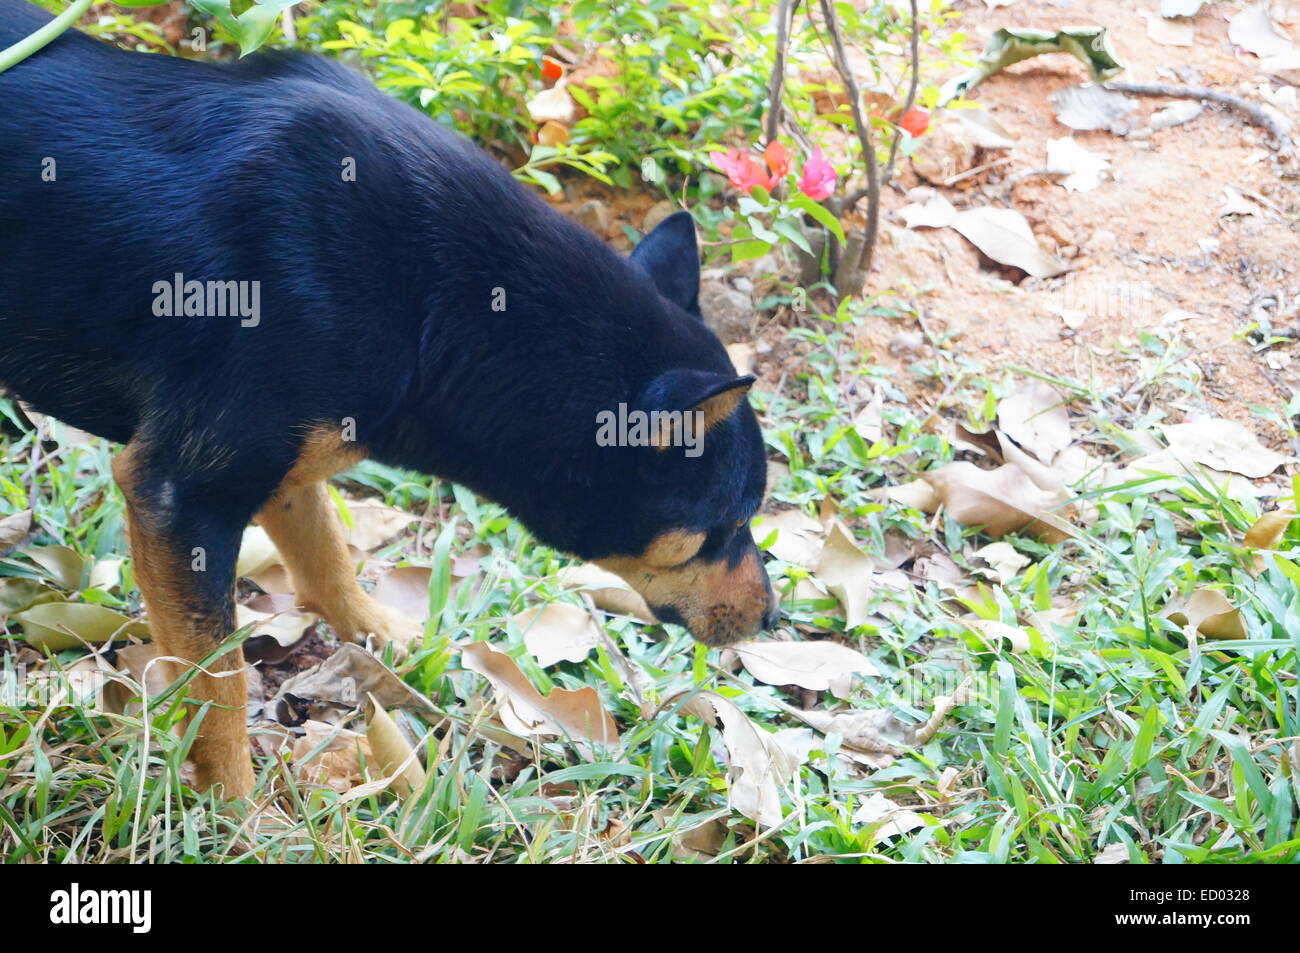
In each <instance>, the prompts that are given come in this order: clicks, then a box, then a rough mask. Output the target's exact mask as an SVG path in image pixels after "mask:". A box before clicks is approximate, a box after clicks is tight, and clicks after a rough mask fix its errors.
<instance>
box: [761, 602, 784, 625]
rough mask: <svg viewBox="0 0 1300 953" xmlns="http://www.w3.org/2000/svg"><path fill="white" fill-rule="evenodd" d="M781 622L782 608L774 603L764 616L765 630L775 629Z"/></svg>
mask: <svg viewBox="0 0 1300 953" xmlns="http://www.w3.org/2000/svg"><path fill="white" fill-rule="evenodd" d="M780 621H781V607H780V605H778V604H777V603H772V605H770V606H769V607H768V609H767V612H766V613H764V614H763V628H765V629H775V628H776V626H777V623H779V622H780Z"/></svg>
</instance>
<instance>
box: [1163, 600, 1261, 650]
mask: <svg viewBox="0 0 1300 953" xmlns="http://www.w3.org/2000/svg"><path fill="white" fill-rule="evenodd" d="M1161 615H1163V616H1166V617H1167V618H1168V619H1169V621H1170V622H1172V623H1174V624H1175V625H1181V626H1182V627H1183V631H1184V633H1185V634H1186V635H1187V637H1188V639H1189V641H1190V640H1191V639H1192V638H1193V635H1194V633H1196V632H1200V633H1201V635H1203V636H1205V637H1206V638H1210V639H1244V638H1246V626H1245V623H1244V622H1243V621H1242V619H1241V611H1240V610H1239V609H1238V608H1237V607H1236V606H1234V605H1233V604H1232V603H1231V602H1229V601H1228V597H1227V596H1225V595H1224V594H1223V592H1222V591H1221V590H1218V589H1208V588H1204V587H1202V588H1199V589H1195V590H1193V591H1192V593H1191V595H1188V596H1184V595H1181V594H1180V595H1175V596H1174V597H1173V598H1172V599H1170V600H1169V601H1168V602H1167V603H1165V607H1164V610H1163V611H1162V612H1161Z"/></svg>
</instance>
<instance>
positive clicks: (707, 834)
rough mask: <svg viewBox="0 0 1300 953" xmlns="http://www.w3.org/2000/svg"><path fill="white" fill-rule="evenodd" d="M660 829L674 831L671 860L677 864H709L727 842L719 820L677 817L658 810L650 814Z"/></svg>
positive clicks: (672, 812)
mask: <svg viewBox="0 0 1300 953" xmlns="http://www.w3.org/2000/svg"><path fill="white" fill-rule="evenodd" d="M651 813H652V814H653V815H654V818H655V820H656V821H658V822H659V826H660V827H661V828H663V829H664V830H669V829H671V830H673V831H674V832H675V833H674V834H673V837H672V849H673V856H674V857H676V858H677V859H679V860H694V861H699V862H700V863H708V862H709V861H711V860H713V858H714V857H716V856H718V852H719V851H721V850H722V844H723V842H724V841H726V839H727V823H726V821H724V820H723V819H722V818H720V817H710V816H709V815H707V814H706V815H703V816H702V817H699V818H698V819H694V818H689V817H677V816H675V814H676V812H674V811H671V810H669V809H668V808H660V809H658V810H656V811H653V812H651Z"/></svg>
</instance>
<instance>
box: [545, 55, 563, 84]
mask: <svg viewBox="0 0 1300 953" xmlns="http://www.w3.org/2000/svg"><path fill="white" fill-rule="evenodd" d="M542 78H543V79H544V80H546V81H547V82H548V83H555V82H558V81H559V80H561V79H563V78H564V64H563V63H561V62H560V61H559V60H557V59H555V58H554V57H551V56H543V57H542Z"/></svg>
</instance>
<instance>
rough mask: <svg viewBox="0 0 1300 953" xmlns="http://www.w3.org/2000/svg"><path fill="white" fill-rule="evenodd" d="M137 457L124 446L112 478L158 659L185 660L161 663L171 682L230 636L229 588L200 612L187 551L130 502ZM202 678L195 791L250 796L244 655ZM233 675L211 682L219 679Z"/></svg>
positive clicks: (192, 689) (193, 691)
mask: <svg viewBox="0 0 1300 953" xmlns="http://www.w3.org/2000/svg"><path fill="white" fill-rule="evenodd" d="M135 469H136V463H135V455H134V454H133V452H132V448H131V447H130V446H128V447H127V448H126V449H125V450H123V451H122V452H121V453H119V454H118V455H117V456H116V457H115V458H114V460H113V476H114V478H115V479H116V480H117V484H118V486H120V487H121V488H122V494H123V496H124V497H125V498H126V501H127V534H128V538H129V540H130V546H131V556H132V560H133V564H134V568H135V578H136V582H137V583H138V585H139V587H140V592H141V594H142V595H143V596H144V604H145V610H146V612H147V614H148V621H149V631H150V633H151V634H152V637H153V641H154V643H155V645H156V646H157V647H158V651H159V654H160V655H171V656H175V657H176V658H179V659H183V660H184V661H185V662H188V663H191V664H190V665H183V664H182V665H178V664H176V663H165V664H166V665H167V668H168V673H169V675H170V677H171V678H173V679H175V678H178V677H180V676H181V675H183V674H185V673H186V672H188V671H190V669H191V668H192V667H193V666H194V665H197V664H198V663H199V662H201V661H202V660H203V659H204V658H205V657H206V656H207V655H209V654H210V653H211V652H212V651H213V650H214V649H216V648H217V646H218V645H220V644H221V642H222V641H224V640H225V639H226V638H227V637H228V636H229V635H230V633H231V631H232V630H233V625H232V620H233V615H234V592H233V589H232V591H231V593H230V595H229V598H228V601H227V603H226V604H225V605H204V604H203V601H204V600H203V598H202V596H201V595H200V594H199V593H198V592H196V590H195V589H194V588H193V585H192V583H193V573H192V571H191V570H190V568H189V564H190V559H191V558H192V557H191V555H190V554H189V553H188V552H185V551H183V550H182V549H181V548H180V546H178V545H177V543H176V541H175V540H172V539H169V538H168V537H167V536H166V535H165V534H164V533H162V532H160V531H159V530H158V529H157V528H156V524H157V520H156V519H155V518H154V517H153V515H152V514H150V513H149V512H148V510H146V509H142V508H141V507H140V505H139V504H138V503H136V502H133V496H135V494H134V492H133V482H134V479H133V478H134V474H135ZM206 668H207V671H208V672H211V673H213V675H208V674H204V673H203V672H200V673H199V674H198V675H197V676H196V677H195V679H194V681H192V682H191V683H190V686H189V688H188V689H187V692H188V694H189V696H190V697H191V698H194V699H197V700H198V701H201V702H204V701H210V702H212V705H211V707H209V709H208V711H207V713H206V714H205V715H204V716H203V721H202V723H201V724H200V726H199V732H198V735H197V736H196V737H195V739H194V744H193V746H192V747H191V748H190V760H191V761H192V762H193V763H194V767H195V773H196V781H197V785H198V787H199V788H200V789H207V788H209V787H211V786H212V785H214V784H220V785H222V787H223V788H224V791H225V794H226V796H227V797H232V798H233V797H247V796H248V795H249V794H250V793H251V792H252V790H253V764H252V761H251V759H250V756H249V751H248V728H247V712H246V708H247V705H248V689H247V686H246V684H245V681H244V654H243V652H242V651H240V650H239V649H235V650H234V651H231V652H227V653H226V654H225V655H223V656H221V658H219V659H217V660H216V661H214V662H212V663H211V664H210V665H208V666H207V667H206ZM228 672H229V673H234V674H230V675H223V677H214V675H217V674H221V673H228Z"/></svg>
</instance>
